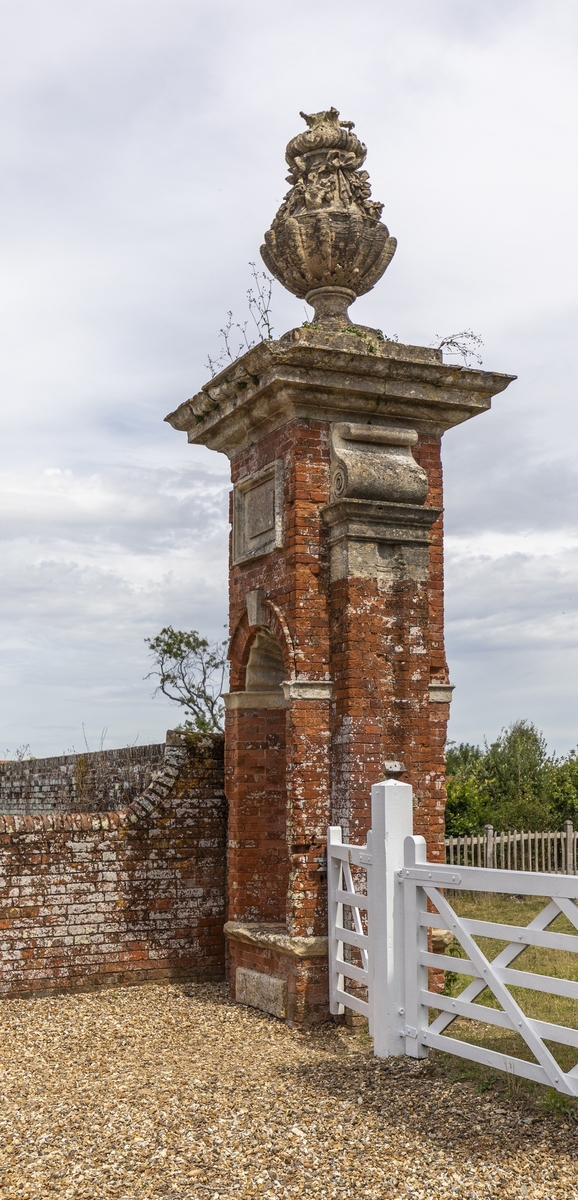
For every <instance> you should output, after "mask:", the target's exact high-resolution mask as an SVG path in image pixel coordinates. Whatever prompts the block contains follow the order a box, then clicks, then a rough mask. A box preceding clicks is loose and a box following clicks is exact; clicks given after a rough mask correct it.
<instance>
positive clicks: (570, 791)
mask: <svg viewBox="0 0 578 1200" xmlns="http://www.w3.org/2000/svg"><path fill="white" fill-rule="evenodd" d="M446 772H447V784H448V804H447V810H446V833H447V834H448V835H450V834H453V835H460V834H465V833H481V832H482V830H483V828H484V825H486V824H490V825H493V826H494V829H495V830H497V831H502V830H508V829H560V828H561V826H562V822H563V821H565V820H568V819H570V820H571V821H574V823H575V824H576V825H578V756H577V754H576V751H574V750H572V751H571V752H570V754H569V755H568V756H567V757H566V758H557V757H555V756H554V755H549V754H548V751H547V747H546V742H545V739H544V737H543V735H542V734H541V733H540V731H539V730H538V729H536V727H535V725H533V724H532V723H531V722H530V721H515V722H514V723H513V724H512V725H510V727H509V729H504V730H502V733H501V734H500V736H499V737H498V738H497V739H496V741H495V742H491V743H490V744H488V743H487V742H484V746H483V747H480V746H473V745H470V744H468V743H467V742H462V743H461V744H460V745H455V744H454V743H450V745H449V746H448V750H447V754H446Z"/></svg>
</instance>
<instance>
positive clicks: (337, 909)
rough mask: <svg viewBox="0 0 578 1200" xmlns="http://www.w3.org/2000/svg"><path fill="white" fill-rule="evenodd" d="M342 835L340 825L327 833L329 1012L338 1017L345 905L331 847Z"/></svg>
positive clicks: (341, 1009)
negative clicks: (338, 896) (339, 933)
mask: <svg viewBox="0 0 578 1200" xmlns="http://www.w3.org/2000/svg"><path fill="white" fill-rule="evenodd" d="M342 840H343V839H342V833H341V828H340V826H339V825H330V827H329V829H328V831H327V885H328V886H327V907H328V915H329V1012H330V1013H334V1014H335V1015H336V1016H337V1015H339V1014H340V1013H342V1012H343V1011H344V1009H343V1005H342V1004H340V1003H339V1000H338V999H337V990H338V988H340V989H341V990H342V991H343V975H339V974H338V972H337V968H336V966H335V963H336V962H337V959H338V958H341V956H342V954H343V942H338V941H337V934H336V932H335V930H336V929H337V928H342V927H343V905H342V904H338V903H337V901H336V900H335V896H336V894H337V891H338V889H339V888H340V887H341V863H340V861H339V860H338V859H335V858H332V856H331V847H332V846H340V845H341V843H342Z"/></svg>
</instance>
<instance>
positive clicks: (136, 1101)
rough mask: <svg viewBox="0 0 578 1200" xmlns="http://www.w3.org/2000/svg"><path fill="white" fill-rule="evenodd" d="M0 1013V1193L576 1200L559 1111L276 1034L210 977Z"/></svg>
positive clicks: (329, 1038) (349, 1045)
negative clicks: (201, 981) (233, 1001)
mask: <svg viewBox="0 0 578 1200" xmlns="http://www.w3.org/2000/svg"><path fill="white" fill-rule="evenodd" d="M0 1013H1V1020H2V1034H3V1036H2V1038H1V1048H0V1094H1V1097H2V1098H1V1103H0V1197H1V1198H2V1200H16V1197H18V1200H20V1198H24V1197H26V1198H36V1197H42V1200H53V1198H54V1200H68V1198H69V1197H71V1198H73V1200H81V1198H87V1200H88V1198H89V1200H108V1197H120V1198H121V1200H134V1198H137V1197H138V1200H161V1197H162V1198H164V1197H170V1198H173V1197H178V1198H179V1200H198V1198H199V1200H201V1198H202V1200H205V1198H208V1200H216V1198H217V1197H235V1198H237V1197H239V1198H241V1200H243V1198H245V1197H263V1198H270V1197H275V1198H284V1197H287V1198H290V1197H307V1198H308V1200H309V1198H310V1197H314V1198H319V1200H322V1198H323V1200H333V1197H336V1198H337V1197H339V1198H340V1200H341V1198H342V1197H343V1198H344V1197H355V1200H361V1198H366V1197H367V1198H369V1197H371V1198H373V1197H379V1200H382V1198H383V1197H388V1198H389V1197H397V1196H401V1197H413V1198H414V1200H415V1198H417V1197H420V1198H421V1197H423V1198H424V1200H425V1198H426V1197H427V1200H437V1198H438V1197H454V1198H456V1200H474V1197H476V1198H478V1200H481V1198H482V1197H483V1198H484V1200H486V1198H487V1197H496V1198H499V1200H503V1198H504V1197H511V1196H515V1197H518V1196H520V1197H521V1196H524V1197H532V1198H534V1197H536V1198H539V1200H573V1198H574V1197H576V1198H578V1159H577V1157H576V1155H577V1153H578V1125H577V1124H576V1123H575V1121H574V1118H573V1116H572V1115H571V1114H567V1113H565V1112H564V1111H563V1109H562V1110H560V1111H552V1112H545V1111H541V1110H540V1109H539V1108H537V1107H536V1104H535V1103H533V1104H532V1103H529V1102H528V1101H527V1100H524V1099H523V1098H522V1099H521V1098H520V1096H519V1095H518V1096H514V1097H513V1098H510V1099H508V1098H507V1095H506V1093H505V1092H504V1090H503V1089H499V1090H498V1091H496V1090H495V1089H493V1090H490V1091H487V1092H484V1093H478V1092H477V1091H476V1089H475V1086H474V1084H473V1083H471V1082H464V1081H463V1080H462V1081H461V1082H460V1081H458V1082H451V1081H450V1080H449V1078H448V1075H447V1071H446V1068H445V1065H444V1066H443V1067H442V1068H440V1066H439V1060H438V1065H436V1062H435V1061H434V1062H433V1063H425V1064H424V1063H420V1064H416V1063H412V1062H409V1061H408V1060H396V1061H395V1062H390V1063H378V1062H376V1060H374V1059H373V1058H372V1056H371V1052H370V1047H369V1044H368V1041H367V1038H365V1039H364V1038H363V1036H360V1035H359V1034H358V1033H357V1032H356V1031H351V1030H348V1029H345V1028H337V1029H336V1028H333V1027H326V1028H325V1029H323V1030H320V1031H316V1032H315V1033H312V1034H297V1033H293V1032H291V1031H290V1030H288V1029H287V1028H286V1027H285V1026H284V1025H282V1024H281V1023H280V1022H278V1021H275V1020H274V1019H272V1018H271V1019H270V1018H268V1017H264V1016H263V1015H261V1014H259V1013H257V1012H255V1011H253V1010H251V1009H244V1008H240V1007H238V1006H236V1005H232V1004H230V1003H229V1001H228V1000H227V997H226V993H225V990H224V988H223V987H222V986H221V985H207V984H203V985H200V984H199V985H187V986H186V987H182V986H168V987H157V986H154V987H153V986H149V987H138V988H137V987H135V988H127V989H123V990H120V991H118V992H111V991H108V992H102V993H100V994H99V995H77V996H64V997H57V998H52V999H41V1000H20V1001H16V1000H12V1001H3V1002H2V1003H1V1004H0ZM447 1061H448V1060H447V1059H446V1062H447ZM449 1061H450V1062H451V1061H452V1060H449Z"/></svg>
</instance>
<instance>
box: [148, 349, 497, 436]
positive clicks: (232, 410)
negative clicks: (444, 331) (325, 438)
mask: <svg viewBox="0 0 578 1200" xmlns="http://www.w3.org/2000/svg"><path fill="white" fill-rule="evenodd" d="M352 328H357V327H353V326H352ZM359 332H360V333H361V334H362V336H358V335H357V334H355V333H352V334H350V333H339V334H337V333H330V332H325V333H322V332H321V331H319V330H312V329H311V328H310V329H296V330H292V331H291V332H290V333H289V334H285V335H284V337H283V338H281V339H279V340H278V341H271V342H261V343H259V345H257V346H254V347H253V348H252V349H251V350H249V351H248V352H247V353H246V354H244V355H243V356H242V357H241V358H239V359H237V360H236V361H235V362H234V363H232V364H231V365H230V367H227V368H225V370H223V371H221V372H220V374H219V375H217V376H215V378H214V379H213V380H211V381H210V383H207V384H205V385H204V387H203V388H202V390H201V391H200V392H198V393H197V394H196V395H195V396H193V397H192V398H191V399H190V400H186V401H185V402H184V403H183V404H181V405H180V406H179V407H178V408H177V409H176V410H175V411H174V412H172V413H169V415H168V416H167V417H166V418H165V420H166V421H168V422H169V424H170V425H172V427H173V428H174V429H177V430H181V431H185V432H186V433H187V436H188V440H189V441H190V442H193V443H200V444H201V445H205V446H209V447H210V448H211V449H214V450H219V451H222V452H223V453H226V454H228V455H229V456H230V457H233V456H234V455H236V454H237V453H238V452H239V451H240V450H241V449H242V448H243V447H244V446H246V445H249V444H250V443H251V442H252V441H254V438H255V434H256V433H257V434H258V435H259V436H262V435H263V434H265V433H267V432H269V431H271V430H273V429H275V428H278V427H279V426H280V425H283V424H285V423H286V422H287V421H288V420H291V419H293V418H295V417H303V418H310V419H318V420H347V419H353V420H359V419H360V418H365V419H368V418H369V419H370V420H377V421H379V420H382V421H383V422H387V421H391V419H392V418H393V419H395V420H398V421H402V422H403V421H406V422H408V423H410V424H411V425H412V426H413V427H414V428H416V429H417V430H421V431H423V432H426V433H434V434H436V435H439V434H441V433H443V432H444V431H445V430H446V429H450V428H451V427H452V426H454V425H459V424H460V423H461V422H463V421H467V420H469V418H470V417H473V416H475V415H476V414H477V413H481V412H485V411H486V410H487V409H489V408H490V403H491V398H492V396H495V395H497V394H498V393H499V392H502V391H503V390H504V389H505V388H506V387H508V385H509V384H510V383H511V382H512V380H514V379H515V378H516V376H515V375H504V374H501V373H498V372H492V371H480V370H479V369H471V368H465V367H461V366H457V365H455V364H446V363H443V361H442V355H441V351H438V350H432V349H429V348H427V347H420V346H404V345H402V344H400V343H396V342H388V341H385V340H384V341H379V340H375V341H372V340H371V337H370V334H369V333H364V332H363V331H362V330H361V328H360V330H359ZM368 346H371V349H368Z"/></svg>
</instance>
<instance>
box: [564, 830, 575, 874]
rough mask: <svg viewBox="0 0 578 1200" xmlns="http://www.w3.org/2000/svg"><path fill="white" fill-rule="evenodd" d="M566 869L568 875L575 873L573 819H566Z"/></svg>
mask: <svg viewBox="0 0 578 1200" xmlns="http://www.w3.org/2000/svg"><path fill="white" fill-rule="evenodd" d="M564 870H565V872H566V875H573V874H574V826H573V824H572V821H564Z"/></svg>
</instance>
